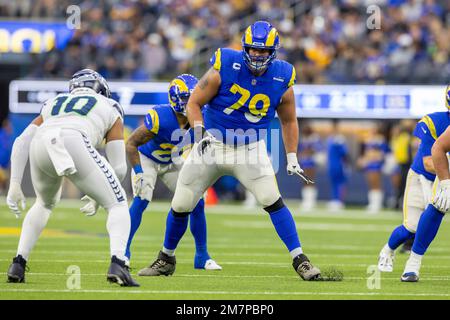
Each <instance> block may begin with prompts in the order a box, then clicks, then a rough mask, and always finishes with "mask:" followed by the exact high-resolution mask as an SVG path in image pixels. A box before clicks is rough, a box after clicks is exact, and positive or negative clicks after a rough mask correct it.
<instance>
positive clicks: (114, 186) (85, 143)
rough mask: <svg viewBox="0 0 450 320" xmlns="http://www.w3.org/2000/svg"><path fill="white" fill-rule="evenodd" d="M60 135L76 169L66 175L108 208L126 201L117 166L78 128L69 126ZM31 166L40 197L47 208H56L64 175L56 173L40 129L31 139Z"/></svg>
mask: <svg viewBox="0 0 450 320" xmlns="http://www.w3.org/2000/svg"><path fill="white" fill-rule="evenodd" d="M61 136H62V139H63V141H64V146H65V148H66V150H67V152H68V153H69V154H70V156H71V157H72V160H73V162H74V164H75V168H76V169H77V172H76V173H75V174H72V175H69V176H67V178H68V179H69V180H70V181H72V182H73V184H75V185H76V186H77V187H78V188H79V189H80V191H81V192H83V193H84V194H86V195H88V196H90V197H91V198H93V199H94V200H96V201H97V203H98V204H100V205H101V206H102V207H104V208H105V209H109V208H111V207H113V206H115V205H117V204H119V203H122V202H124V203H127V197H126V193H125V191H124V190H123V188H122V186H121V184H120V181H119V179H118V178H117V176H116V174H115V172H114V170H113V169H112V168H111V165H110V164H109V163H108V161H106V159H105V158H104V157H102V156H101V155H100V154H99V153H98V152H97V150H96V149H95V148H94V147H92V146H91V144H90V142H89V140H88V138H87V137H85V136H83V135H82V134H81V133H80V132H78V131H75V130H67V129H63V130H62V132H61ZM30 167H31V180H32V183H33V187H34V190H35V193H36V197H37V199H38V200H40V201H41V202H42V204H43V205H44V206H45V207H46V208H49V209H51V208H53V206H54V205H55V204H56V203H57V202H58V201H59V199H60V196H61V182H62V177H60V176H58V175H57V173H56V171H55V168H54V165H53V163H52V161H51V159H50V156H49V153H48V151H47V149H46V148H45V147H44V146H43V144H42V143H41V142H40V134H39V132H38V133H37V134H36V136H35V137H34V138H33V140H32V142H31V146H30Z"/></svg>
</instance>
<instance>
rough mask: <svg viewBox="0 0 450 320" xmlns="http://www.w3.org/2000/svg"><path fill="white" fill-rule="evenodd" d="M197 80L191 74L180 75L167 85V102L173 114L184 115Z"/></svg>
mask: <svg viewBox="0 0 450 320" xmlns="http://www.w3.org/2000/svg"><path fill="white" fill-rule="evenodd" d="M197 82H198V79H197V78H196V77H194V76H193V75H192V74H182V75H179V76H178V77H176V78H175V79H173V80H172V81H171V82H170V85H169V102H170V105H171V107H172V108H173V110H175V112H179V113H182V114H184V115H186V105H187V102H188V100H189V97H190V96H191V93H192V91H193V90H194V88H195V86H196V85H197Z"/></svg>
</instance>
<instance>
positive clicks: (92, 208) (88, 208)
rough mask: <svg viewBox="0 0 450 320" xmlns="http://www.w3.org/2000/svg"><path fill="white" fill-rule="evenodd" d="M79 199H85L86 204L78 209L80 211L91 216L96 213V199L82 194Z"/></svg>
mask: <svg viewBox="0 0 450 320" xmlns="http://www.w3.org/2000/svg"><path fill="white" fill-rule="evenodd" d="M81 201H87V203H86V205H85V206H84V207H82V208H81V209H80V211H81V212H83V213H84V214H85V215H86V217H92V216H93V215H95V214H96V213H97V210H98V207H99V205H98V203H97V201H95V200H94V199H92V198H91V197H89V196H84V197H83V198H81Z"/></svg>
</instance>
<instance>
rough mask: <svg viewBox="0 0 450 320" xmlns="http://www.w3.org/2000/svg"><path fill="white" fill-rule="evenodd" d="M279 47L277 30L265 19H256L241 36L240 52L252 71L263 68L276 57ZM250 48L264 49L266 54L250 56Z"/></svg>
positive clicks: (256, 71) (259, 70)
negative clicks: (267, 51) (267, 53)
mask: <svg viewBox="0 0 450 320" xmlns="http://www.w3.org/2000/svg"><path fill="white" fill-rule="evenodd" d="M279 47H280V37H279V36H278V31H277V29H275V28H274V27H273V26H272V25H271V24H270V23H269V22H267V21H257V22H255V23H254V24H252V25H251V26H249V27H248V28H247V29H246V30H245V32H244V35H243V36H242V53H243V55H244V61H245V64H246V65H247V67H248V68H249V69H250V70H251V71H252V72H254V73H259V72H261V71H263V70H265V69H266V68H267V67H268V66H269V65H270V64H271V63H272V62H273V60H274V59H275V58H276V56H277V50H278V48H279ZM250 48H255V49H266V50H269V51H270V54H269V55H268V56H252V55H250V53H249V50H250Z"/></svg>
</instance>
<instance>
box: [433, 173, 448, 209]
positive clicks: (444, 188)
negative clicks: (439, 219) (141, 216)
mask: <svg viewBox="0 0 450 320" xmlns="http://www.w3.org/2000/svg"><path fill="white" fill-rule="evenodd" d="M432 203H433V205H434V206H435V207H436V209H438V210H439V211H441V212H443V213H446V212H447V211H448V210H449V209H450V179H447V180H442V181H439V184H438V188H437V191H436V195H435V196H434V198H433V200H432Z"/></svg>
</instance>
